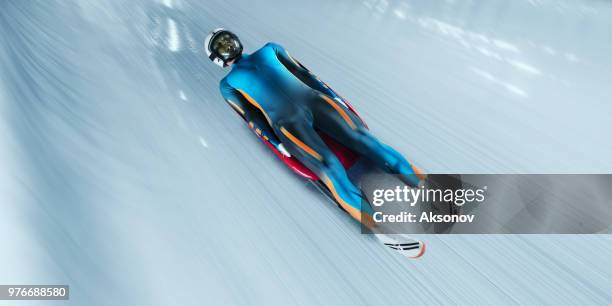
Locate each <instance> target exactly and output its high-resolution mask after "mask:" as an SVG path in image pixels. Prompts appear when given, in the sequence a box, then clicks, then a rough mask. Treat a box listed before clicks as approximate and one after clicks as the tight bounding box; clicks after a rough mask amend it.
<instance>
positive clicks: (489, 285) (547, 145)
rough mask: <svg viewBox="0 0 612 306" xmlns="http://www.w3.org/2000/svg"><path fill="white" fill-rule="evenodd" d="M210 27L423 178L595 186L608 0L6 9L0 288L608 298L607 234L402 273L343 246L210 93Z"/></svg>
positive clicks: (606, 156)
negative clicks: (565, 180)
mask: <svg viewBox="0 0 612 306" xmlns="http://www.w3.org/2000/svg"><path fill="white" fill-rule="evenodd" d="M219 26H224V27H227V28H230V29H232V30H234V31H235V32H236V33H238V34H239V35H240V37H241V39H242V41H243V43H244V44H245V47H246V50H247V52H248V51H249V50H251V51H252V50H254V49H256V48H257V47H259V46H261V45H263V44H264V43H265V42H268V41H275V42H278V43H280V44H282V45H284V46H285V47H286V48H287V49H288V50H289V51H290V52H291V53H292V55H293V56H294V57H296V58H298V59H300V60H301V61H302V62H303V63H304V64H305V65H306V66H308V67H309V68H310V69H311V70H313V71H315V72H316V73H317V74H318V75H319V76H320V77H321V78H322V79H323V80H325V81H327V82H328V83H329V84H330V85H332V86H333V87H334V88H335V89H336V90H337V91H338V92H340V93H341V94H343V95H344V96H345V97H346V98H347V99H348V100H349V101H351V103H352V104H353V105H354V106H355V107H356V108H357V109H358V110H359V112H360V113H361V114H362V115H363V117H364V118H365V120H366V121H367V122H368V124H369V126H370V127H371V129H372V130H373V132H374V133H375V134H377V135H378V136H379V137H380V138H381V139H382V140H384V141H385V142H387V143H390V144H393V146H394V147H396V148H397V149H398V150H399V151H401V152H403V153H405V154H406V155H407V156H408V157H409V159H411V160H412V161H414V162H415V163H416V164H417V165H419V166H420V167H422V168H424V169H425V170H427V171H429V172H464V173H466V172H468V173H482V172H486V173H576V172H577V173H610V172H611V171H612V163H611V162H610V156H612V142H611V141H610V137H609V133H610V131H611V130H612V123H611V122H610V114H611V113H612V104H611V103H610V101H612V99H610V98H611V97H610V84H612V74H611V73H610V71H612V60H611V58H610V54H612V30H611V29H612V3H610V2H606V1H546V0H531V1H451V0H448V1H436V2H435V3H434V2H433V1H431V2H430V1H427V2H425V1H385V0H365V1H348V0H340V1H324V0H313V1H301V2H296V1H271V0H258V1H246V0H245V1H220V0H207V1H187V0H181V1H177V0H163V1H159V2H146V1H124V3H120V2H119V1H53V0H49V1H37V2H34V1H10V0H9V1H2V4H0V103H1V104H0V110H1V113H0V114H1V116H2V117H1V118H2V120H1V121H0V148H2V149H1V150H0V169H1V170H0V210H1V213H0V240H1V241H2V242H1V244H0V254H1V255H0V283H2V284H11V283H16V284H46V283H50V284H69V285H70V286H71V302H72V304H74V305H205V304H206V305H215V304H216V305H219V304H227V303H231V304H248V303H260V304H277V305H292V304H302V305H313V304H330V305H331V304H341V303H342V304H391V303H450V302H454V303H477V302H478V303H486V304H499V303H502V302H505V303H535V304H541V303H553V304H558V303H572V304H585V303H591V304H610V303H612V293H611V292H610V288H612V277H610V276H611V274H612V262H611V258H612V256H611V255H612V243H611V242H612V238H611V237H610V236H608V235H595V236H545V237H543V236H454V237H445V236H432V237H423V238H424V239H425V240H426V241H427V242H428V253H427V254H426V255H425V257H424V258H422V259H420V260H418V261H409V260H406V259H404V258H402V257H399V256H397V255H396V254H394V253H392V252H390V251H389V250H387V249H385V248H383V247H380V246H379V245H378V244H376V243H375V241H374V240H373V239H371V238H368V237H365V236H362V235H360V234H359V232H358V227H357V226H356V224H355V223H354V222H353V221H352V220H350V218H348V217H347V216H346V215H344V214H343V213H342V212H341V211H340V210H339V209H337V208H336V207H334V206H332V205H330V204H329V203H328V202H326V200H325V199H324V197H322V196H321V195H320V194H318V193H317V192H316V191H314V190H313V189H311V188H308V187H307V185H306V182H304V181H303V180H300V179H299V178H297V177H296V176H295V175H293V174H292V173H291V172H290V171H288V170H286V169H285V168H284V167H283V166H282V164H281V163H279V162H278V161H277V159H276V158H275V157H274V156H273V155H271V154H270V153H269V152H268V151H267V150H266V148H265V147H264V146H263V145H261V143H259V141H258V140H256V139H255V137H253V134H252V133H251V132H250V131H249V130H248V129H247V128H246V127H245V124H244V123H243V122H241V121H240V120H239V118H238V117H237V116H236V114H235V113H234V112H233V111H232V110H231V109H230V108H229V107H228V106H227V105H226V104H225V103H224V102H223V101H222V99H221V97H220V94H219V93H218V81H219V80H220V79H221V78H222V76H223V75H224V73H226V71H224V70H222V69H220V68H219V67H216V66H214V65H212V64H211V63H210V62H209V61H208V59H207V58H206V57H205V55H204V54H203V52H202V50H201V45H202V42H203V39H204V37H205V35H206V34H207V32H208V31H209V30H211V29H213V28H216V27H219ZM606 288H607V289H606ZM110 292H113V293H112V294H111V293H110ZM0 304H2V303H0ZM50 304H51V305H56V304H57V302H54V303H50Z"/></svg>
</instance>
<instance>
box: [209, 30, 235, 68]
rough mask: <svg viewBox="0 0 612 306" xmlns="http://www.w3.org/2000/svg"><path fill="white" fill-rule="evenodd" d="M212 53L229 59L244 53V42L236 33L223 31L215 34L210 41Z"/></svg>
mask: <svg viewBox="0 0 612 306" xmlns="http://www.w3.org/2000/svg"><path fill="white" fill-rule="evenodd" d="M210 50H211V52H212V53H214V54H216V55H217V56H219V57H221V58H222V59H223V60H225V61H228V60H232V59H235V58H237V57H238V56H240V54H241V53H242V43H240V39H238V36H236V35H235V34H234V33H232V32H229V31H223V32H220V33H218V34H217V35H215V37H213V39H212V41H211V42H210Z"/></svg>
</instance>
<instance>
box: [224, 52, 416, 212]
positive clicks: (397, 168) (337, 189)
mask: <svg viewBox="0 0 612 306" xmlns="http://www.w3.org/2000/svg"><path fill="white" fill-rule="evenodd" d="M220 87H221V88H220V89H221V94H222V95H223V97H224V98H225V100H226V101H227V102H228V103H229V104H230V106H231V107H232V108H234V110H236V111H237V112H238V113H240V114H241V115H242V116H243V117H244V119H245V120H247V121H248V122H249V126H250V127H251V129H253V130H255V132H256V133H257V134H258V135H260V136H261V137H262V138H264V139H265V140H266V141H268V142H270V143H271V144H272V145H274V146H275V147H277V148H278V149H279V151H281V152H287V151H288V153H290V154H291V155H294V156H295V157H296V158H297V159H298V160H299V161H300V162H302V163H303V164H304V165H305V166H306V167H308V168H309V169H310V170H312V171H313V172H314V173H315V174H317V175H318V176H319V178H320V179H321V180H322V182H323V183H324V184H325V185H326V186H327V188H328V189H329V190H330V193H331V194H332V195H333V196H334V198H335V200H336V201H337V202H338V204H339V205H340V206H341V207H342V208H343V209H344V210H346V211H347V212H348V213H349V214H350V215H351V216H352V217H354V218H356V219H357V220H359V221H361V222H363V223H365V224H368V223H369V224H372V222H371V221H372V220H371V215H372V213H373V211H372V208H371V207H370V206H369V205H367V204H363V205H362V195H361V192H360V190H359V189H358V188H357V187H356V186H354V184H353V183H352V182H351V181H350V180H349V178H348V175H347V173H346V172H345V169H344V167H343V166H342V164H341V163H340V161H339V160H338V158H337V157H336V156H335V155H334V153H333V152H332V151H331V150H330V149H329V148H328V147H327V146H326V145H325V143H324V142H323V140H322V139H321V138H320V136H319V135H318V133H317V131H316V130H315V129H317V130H320V131H323V132H324V133H326V134H328V135H329V136H330V137H332V138H333V139H334V140H335V141H337V142H338V143H340V144H342V145H344V146H346V147H347V148H349V149H351V150H353V151H354V152H356V153H358V154H360V155H362V156H365V157H367V158H369V159H370V160H372V161H374V162H375V163H376V164H378V165H379V166H380V167H381V168H383V169H384V170H386V171H388V172H391V173H394V174H400V177H402V178H403V180H404V182H406V183H407V184H409V185H411V186H416V185H417V184H418V182H419V178H421V174H420V173H419V172H418V170H417V169H416V168H413V166H412V165H411V164H410V163H409V162H408V161H407V160H406V159H405V158H404V157H403V156H402V155H401V154H400V153H398V152H397V151H395V150H394V149H392V148H391V147H389V146H387V145H385V144H383V143H381V142H380V141H378V140H377V139H376V138H375V137H374V136H372V135H371V134H370V133H369V131H368V129H367V128H366V126H365V125H364V123H363V122H362V121H361V119H360V118H359V117H358V116H356V115H355V114H354V113H353V112H351V111H350V110H349V109H348V107H347V106H346V104H345V103H344V102H343V100H342V98H341V97H339V96H338V95H337V94H336V93H335V92H334V91H333V90H331V89H330V88H329V87H328V86H327V85H326V84H325V83H323V82H322V81H320V80H319V79H318V78H317V77H316V76H315V75H313V74H312V73H311V72H310V71H309V70H308V69H306V68H305V67H304V66H303V65H302V64H300V63H299V62H298V61H297V60H295V59H294V58H292V57H291V56H290V55H289V54H288V53H287V51H286V50H285V49H284V48H283V47H281V46H280V45H278V44H275V43H268V44H266V45H265V46H263V47H262V48H261V49H259V50H257V51H256V52H254V53H252V54H250V55H246V54H244V55H242V57H241V58H240V59H239V60H238V61H237V62H236V63H234V64H233V65H232V70H231V72H230V73H229V74H228V75H227V76H226V77H225V78H224V79H223V80H221V84H220ZM285 149H286V150H285Z"/></svg>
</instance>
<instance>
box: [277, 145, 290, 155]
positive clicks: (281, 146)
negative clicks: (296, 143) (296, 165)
mask: <svg viewBox="0 0 612 306" xmlns="http://www.w3.org/2000/svg"><path fill="white" fill-rule="evenodd" d="M276 149H278V151H279V152H281V154H283V155H285V156H286V157H291V154H290V153H289V151H287V149H285V146H283V144H282V143H280V144H278V146H277V147H276Z"/></svg>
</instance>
